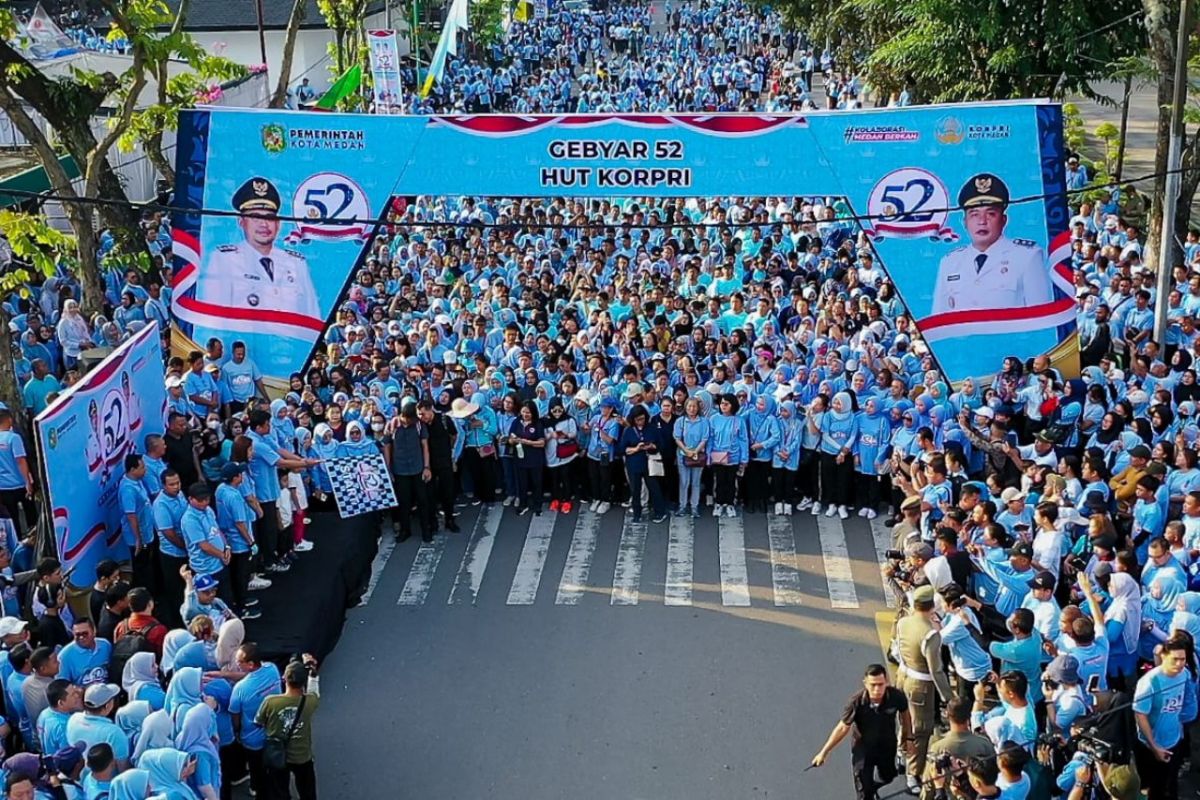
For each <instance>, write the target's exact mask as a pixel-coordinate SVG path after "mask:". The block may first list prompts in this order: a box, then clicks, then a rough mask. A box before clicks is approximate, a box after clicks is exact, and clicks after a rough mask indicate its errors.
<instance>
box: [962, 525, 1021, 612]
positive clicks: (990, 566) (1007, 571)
mask: <svg viewBox="0 0 1200 800" xmlns="http://www.w3.org/2000/svg"><path fill="white" fill-rule="evenodd" d="M968 550H969V551H970V552H971V554H972V559H971V560H972V561H973V562H974V563H975V566H976V567H977V568H978V569H979V571H980V572H982V573H983V574H984V575H987V576H988V577H989V578H991V579H992V580H994V581H995V582H996V583H997V585H998V588H997V592H996V601H995V606H996V611H997V612H999V613H1000V614H1002V615H1003V616H1006V617H1007V616H1008V615H1009V614H1011V613H1013V612H1014V611H1016V610H1017V609H1018V608H1020V607H1021V602H1022V601H1023V600H1024V599H1025V596H1026V595H1027V594H1029V581H1031V580H1032V579H1033V578H1034V577H1035V576H1036V574H1037V573H1036V572H1035V571H1034V569H1033V547H1032V546H1031V545H1030V544H1029V542H1024V541H1018V542H1017V543H1016V544H1014V545H1013V546H1012V548H1011V549H1010V550H1009V551H1008V563H1003V562H999V561H993V560H991V559H989V558H986V557H985V556H984V554H983V552H982V550H981V549H980V548H979V547H978V546H975V545H972V546H971V547H969V548H968Z"/></svg>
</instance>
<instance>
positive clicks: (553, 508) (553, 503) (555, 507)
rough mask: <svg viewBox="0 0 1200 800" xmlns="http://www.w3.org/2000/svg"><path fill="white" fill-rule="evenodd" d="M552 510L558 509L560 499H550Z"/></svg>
mask: <svg viewBox="0 0 1200 800" xmlns="http://www.w3.org/2000/svg"><path fill="white" fill-rule="evenodd" d="M550 510H551V511H558V501H557V500H551V501H550Z"/></svg>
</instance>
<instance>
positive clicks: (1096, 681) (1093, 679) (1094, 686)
mask: <svg viewBox="0 0 1200 800" xmlns="http://www.w3.org/2000/svg"><path fill="white" fill-rule="evenodd" d="M1099 688H1100V676H1099V675H1089V676H1088V680H1087V690H1088V694H1092V693H1093V692H1095V691H1097V690H1098V689H1099Z"/></svg>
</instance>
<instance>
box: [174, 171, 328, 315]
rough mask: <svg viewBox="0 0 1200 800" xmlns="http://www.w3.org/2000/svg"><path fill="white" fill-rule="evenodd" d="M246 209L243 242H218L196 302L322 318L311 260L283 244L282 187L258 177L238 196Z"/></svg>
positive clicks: (241, 219)
mask: <svg viewBox="0 0 1200 800" xmlns="http://www.w3.org/2000/svg"><path fill="white" fill-rule="evenodd" d="M233 207H234V209H235V210H237V211H238V212H240V213H241V216H239V217H238V228H240V229H241V231H242V236H243V240H242V241H241V242H237V243H233V244H224V245H218V246H217V247H216V249H215V251H214V252H212V255H211V256H209V259H208V262H207V263H206V264H205V265H204V266H203V267H202V268H201V270H200V277H199V280H198V283H197V285H196V300H197V301H198V302H201V303H207V304H210V305H214V306H218V307H220V308H229V309H255V310H259V311H272V312H285V313H291V314H299V315H301V316H304V317H309V318H312V319H319V318H320V317H321V306H320V302H319V300H318V297H317V291H316V287H315V286H313V282H312V277H311V275H310V274H309V267H308V262H307V261H305V259H304V256H303V255H301V254H300V253H299V252H297V251H295V250H289V249H287V248H284V247H279V246H278V245H276V243H275V239H276V237H277V236H278V235H279V229H280V225H281V223H280V220H279V209H280V197H279V190H278V189H276V188H275V185H274V184H273V183H271V181H269V180H267V179H266V178H262V177H253V178H251V179H249V180H248V181H246V182H245V183H243V184H242V185H241V187H239V188H238V190H237V191H236V192H234V195H233Z"/></svg>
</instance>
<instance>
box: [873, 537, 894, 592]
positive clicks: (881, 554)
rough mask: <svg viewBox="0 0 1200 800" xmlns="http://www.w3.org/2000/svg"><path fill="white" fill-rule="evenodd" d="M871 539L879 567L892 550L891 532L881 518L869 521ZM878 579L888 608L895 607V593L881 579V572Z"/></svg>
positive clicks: (885, 579) (886, 581)
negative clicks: (881, 584) (881, 583)
mask: <svg viewBox="0 0 1200 800" xmlns="http://www.w3.org/2000/svg"><path fill="white" fill-rule="evenodd" d="M871 539H872V540H873V541H874V543H875V558H876V559H878V560H879V564H880V566H882V565H884V564H886V563H887V551H888V550H891V549H892V542H893V537H892V532H891V530H890V529H889V528H887V527H885V526H884V524H883V519H882V518H881V517H876V518H875V519H873V520H871ZM879 579H880V580H881V581H882V582H883V596H884V598H885V599H886V600H887V606H888V608H895V607H896V592H895V591H894V590H893V589H892V586H891V584H889V583H888V580H887V578H885V577H883V571H882V570H881V571H880V573H879Z"/></svg>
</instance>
